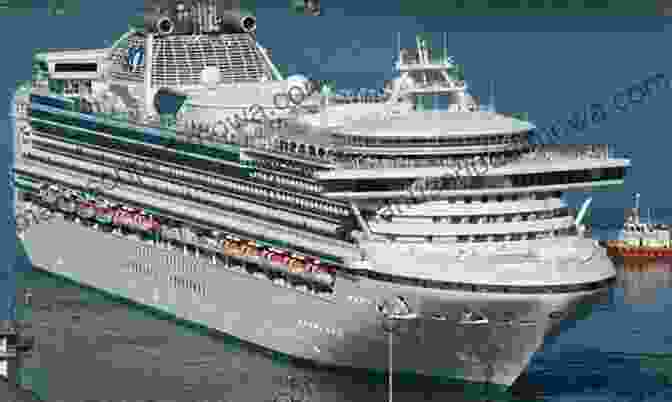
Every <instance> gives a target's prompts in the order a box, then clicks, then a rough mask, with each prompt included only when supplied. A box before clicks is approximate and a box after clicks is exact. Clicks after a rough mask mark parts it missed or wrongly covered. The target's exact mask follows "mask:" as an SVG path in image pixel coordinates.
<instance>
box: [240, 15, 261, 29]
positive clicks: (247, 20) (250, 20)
mask: <svg viewBox="0 0 672 402" xmlns="http://www.w3.org/2000/svg"><path fill="white" fill-rule="evenodd" d="M240 24H241V25H242V27H243V30H244V31H245V32H254V31H256V30H257V19H256V18H254V17H253V16H251V15H247V16H245V17H243V18H241V19H240Z"/></svg>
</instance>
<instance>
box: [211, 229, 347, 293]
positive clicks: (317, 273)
mask: <svg viewBox="0 0 672 402" xmlns="http://www.w3.org/2000/svg"><path fill="white" fill-rule="evenodd" d="M222 250H223V251H224V254H226V255H229V256H233V257H239V256H245V257H252V258H254V257H258V258H261V259H264V260H266V261H268V262H270V263H271V265H276V264H277V265H278V266H281V267H283V268H281V269H283V270H284V267H287V268H286V270H287V271H288V272H290V273H292V274H295V275H299V276H304V277H307V278H310V279H312V280H316V281H318V282H321V283H323V284H326V285H330V286H331V285H333V283H334V270H333V268H330V267H325V266H324V265H323V264H321V262H320V261H319V260H318V259H314V258H309V257H308V258H307V257H304V256H300V255H290V253H288V252H287V251H285V250H279V249H274V248H267V247H259V246H257V244H256V243H255V242H254V241H245V240H237V239H233V238H229V239H226V240H225V241H224V244H223V247H222Z"/></svg>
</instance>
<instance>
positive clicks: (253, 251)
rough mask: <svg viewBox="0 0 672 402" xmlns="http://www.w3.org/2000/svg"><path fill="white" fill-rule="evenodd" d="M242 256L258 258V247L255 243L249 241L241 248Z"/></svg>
mask: <svg viewBox="0 0 672 402" xmlns="http://www.w3.org/2000/svg"><path fill="white" fill-rule="evenodd" d="M240 253H241V255H244V256H248V257H255V256H257V254H258V253H257V245H256V244H255V243H254V242H253V241H248V242H246V243H244V244H243V245H242V247H241V248H240Z"/></svg>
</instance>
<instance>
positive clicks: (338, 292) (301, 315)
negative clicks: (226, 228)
mask: <svg viewBox="0 0 672 402" xmlns="http://www.w3.org/2000/svg"><path fill="white" fill-rule="evenodd" d="M22 237H23V240H22V241H23V244H24V247H25V250H26V253H27V255H28V257H29V259H30V261H31V263H32V264H33V266H34V267H37V268H39V269H43V270H46V271H49V272H52V273H55V274H58V275H60V276H64V277H67V278H69V279H72V280H74V281H76V282H78V283H80V284H84V285H88V286H91V287H94V288H98V289H101V290H104V291H107V292H109V293H112V294H115V295H118V296H121V297H123V298H126V299H129V300H131V301H133V302H136V303H139V304H142V305H147V306H151V307H153V308H156V309H158V310H161V311H165V312H167V313H170V314H172V315H175V316H176V317H178V318H180V319H184V320H188V321H192V322H196V323H199V324H202V325H204V326H206V327H209V328H212V329H216V330H218V331H221V332H222V333H225V334H229V335H232V336H235V337H237V338H240V339H242V340H244V341H247V342H250V343H253V344H256V345H260V346H262V347H265V348H268V349H271V350H274V351H277V352H280V353H283V354H286V355H290V356H292V357H296V358H301V359H307V360H311V361H315V362H317V363H319V364H324V365H328V366H343V367H354V368H362V369H373V370H380V371H387V369H388V365H389V343H388V342H389V336H388V335H387V333H386V332H385V331H384V329H383V319H384V318H383V315H382V314H381V313H380V312H379V311H378V310H377V308H376V303H379V302H380V301H382V300H385V299H387V298H389V297H394V296H403V297H404V298H405V299H406V300H407V301H408V303H409V305H411V306H412V308H413V309H414V311H416V312H418V313H419V316H420V317H419V318H418V319H413V320H405V321H402V322H400V325H399V327H398V330H397V332H396V335H394V336H393V337H392V342H393V349H392V350H393V371H395V372H413V373H418V374H423V375H428V376H437V377H450V378H456V379H460V380H467V381H472V382H490V383H496V384H501V385H505V386H509V385H511V384H512V383H513V382H514V381H515V380H516V378H517V377H518V376H519V375H520V374H521V372H522V371H523V370H524V369H525V367H526V365H527V364H528V362H529V360H530V358H531V356H532V354H533V353H534V352H535V351H537V350H538V349H539V348H540V346H541V345H542V344H543V341H544V336H545V335H546V334H548V333H549V332H550V331H552V329H553V328H554V327H556V326H557V324H558V323H559V319H556V318H550V317H549V314H551V313H552V312H555V313H556V314H557V313H558V312H566V311H571V310H573V307H574V306H575V305H576V304H577V303H579V302H580V301H582V300H584V299H585V298H587V297H588V296H590V295H591V294H594V293H597V292H599V291H592V292H577V293H565V294H529V295H527V294H496V293H478V292H466V291H457V290H453V291H450V290H439V289H425V288H417V287H410V286H408V287H407V286H401V285H394V284H390V283H386V282H382V281H381V282H378V281H373V280H370V279H361V280H359V281H353V280H350V279H348V278H345V277H338V279H337V281H336V285H335V292H334V294H332V295H330V296H324V297H323V296H317V295H314V294H310V293H305V292H301V291H299V290H296V289H292V288H287V287H283V286H279V285H275V284H273V283H272V282H271V281H270V280H268V279H265V278H256V277H253V276H251V275H250V274H248V273H246V272H237V271H235V270H233V269H231V268H228V267H226V266H224V265H223V264H211V263H209V261H208V260H205V259H203V258H196V257H194V256H189V255H184V254H183V253H182V252H181V251H179V250H166V249H162V248H157V247H155V246H153V245H151V244H148V243H143V242H139V241H135V240H132V239H127V238H124V237H121V236H117V235H114V234H109V233H103V232H98V231H95V230H93V229H91V228H86V227H83V226H81V225H78V224H74V223H71V222H67V221H64V220H62V219H60V218H54V219H53V220H51V221H49V222H44V223H40V224H37V225H33V226H31V227H30V228H29V229H28V230H27V232H25V233H24V235H23V236H22ZM220 262H221V261H220ZM596 263H597V262H596ZM176 277H181V278H185V279H186V278H188V279H189V280H190V281H192V282H193V283H198V287H196V288H194V287H192V286H191V285H188V284H186V283H184V282H181V283H180V282H177V281H176V280H175V279H171V278H176ZM465 308H469V309H471V310H474V311H480V312H482V313H483V314H484V315H486V316H487V317H488V319H489V321H488V322H487V323H484V322H481V323H479V322H472V323H461V322H460V317H461V312H463V311H464V309H465ZM437 312H441V313H442V317H438V316H436V313H437ZM507 313H512V314H513V317H514V319H513V320H511V318H505V317H506V314H507ZM565 318H570V319H571V317H566V316H565Z"/></svg>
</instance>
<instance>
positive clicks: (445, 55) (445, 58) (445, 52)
mask: <svg viewBox="0 0 672 402" xmlns="http://www.w3.org/2000/svg"><path fill="white" fill-rule="evenodd" d="M443 62H444V63H446V64H448V38H447V36H446V33H445V32H444V33H443Z"/></svg>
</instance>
